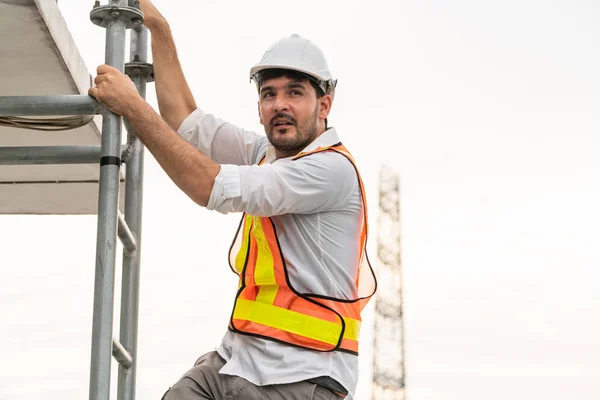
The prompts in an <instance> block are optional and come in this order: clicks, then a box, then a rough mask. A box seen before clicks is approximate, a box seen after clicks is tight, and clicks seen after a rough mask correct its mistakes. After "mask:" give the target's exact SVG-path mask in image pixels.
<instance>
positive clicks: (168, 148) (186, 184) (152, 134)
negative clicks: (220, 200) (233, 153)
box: [126, 98, 220, 207]
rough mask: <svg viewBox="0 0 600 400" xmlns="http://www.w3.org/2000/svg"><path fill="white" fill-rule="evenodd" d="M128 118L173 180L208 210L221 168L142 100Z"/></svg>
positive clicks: (129, 113)
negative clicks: (207, 206)
mask: <svg viewBox="0 0 600 400" xmlns="http://www.w3.org/2000/svg"><path fill="white" fill-rule="evenodd" d="M126 118H127V119H128V120H129V122H130V124H131V126H132V128H133V130H134V131H135V133H136V135H137V136H138V137H139V138H140V140H141V141H142V142H143V143H144V145H146V147H147V148H148V150H150V152H151V153H152V155H153V156H154V158H155V159H156V161H158V163H159V164H160V166H161V167H162V168H163V169H164V170H165V172H166V173H167V175H169V177H170V178H171V180H172V181H173V182H174V183H175V184H176V185H177V186H178V187H179V188H180V189H181V190H182V191H183V192H184V193H186V194H187V195H188V196H189V197H190V198H191V199H192V200H193V201H195V202H196V203H198V204H199V205H201V206H203V207H206V205H207V204H208V199H209V198H210V194H211V191H212V188H213V185H214V182H215V178H216V176H217V175H218V173H219V170H220V166H219V165H218V164H216V163H214V162H213V161H212V160H211V159H210V158H208V157H206V156H204V155H203V154H202V153H200V152H199V151H198V150H197V149H196V148H194V147H193V146H192V145H191V144H189V143H188V142H186V141H185V140H184V139H182V138H181V137H180V136H179V135H177V133H175V131H174V130H173V129H171V128H170V127H169V125H168V124H167V123H166V122H165V120H164V119H163V118H161V117H160V115H158V114H157V113H156V112H155V111H154V110H153V109H152V107H150V105H149V104H148V103H146V102H145V101H143V100H142V99H141V98H140V99H139V101H138V103H137V104H136V105H135V107H133V108H132V110H131V111H130V112H128V113H127V115H126Z"/></svg>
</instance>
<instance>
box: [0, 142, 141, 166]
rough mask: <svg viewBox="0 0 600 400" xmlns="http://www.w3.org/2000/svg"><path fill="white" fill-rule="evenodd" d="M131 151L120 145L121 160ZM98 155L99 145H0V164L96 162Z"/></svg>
mask: <svg viewBox="0 0 600 400" xmlns="http://www.w3.org/2000/svg"><path fill="white" fill-rule="evenodd" d="M131 151H132V150H131V149H130V148H129V145H127V144H124V145H122V146H121V157H122V160H123V161H127V160H126V156H128V155H129V153H131ZM100 156H101V148H100V146H23V147H17V146H9V147H0V165H33V164H98V163H99V162H100Z"/></svg>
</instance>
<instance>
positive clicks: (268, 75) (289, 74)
mask: <svg viewBox="0 0 600 400" xmlns="http://www.w3.org/2000/svg"><path fill="white" fill-rule="evenodd" d="M282 77H285V78H289V79H294V80H298V81H301V82H305V81H308V82H309V83H310V85H311V86H312V87H313V88H314V89H315V92H316V93H317V99H320V98H321V97H323V96H325V92H324V91H323V89H321V87H320V86H319V84H318V82H317V80H316V78H313V77H312V76H310V75H308V74H305V73H304V72H299V71H294V70H291V69H283V68H273V69H264V70H262V71H260V72H257V73H256V75H254V80H255V82H256V86H257V88H258V90H259V91H260V88H261V87H262V85H263V83H264V82H266V81H268V80H271V79H277V78H282Z"/></svg>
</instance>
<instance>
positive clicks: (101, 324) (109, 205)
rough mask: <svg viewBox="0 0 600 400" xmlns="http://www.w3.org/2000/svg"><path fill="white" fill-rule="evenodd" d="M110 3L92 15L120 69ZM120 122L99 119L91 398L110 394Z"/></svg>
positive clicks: (112, 117) (121, 2) (119, 42)
mask: <svg viewBox="0 0 600 400" xmlns="http://www.w3.org/2000/svg"><path fill="white" fill-rule="evenodd" d="M111 5H112V6H113V7H114V8H113V9H112V10H109V14H107V15H106V17H105V18H104V20H100V21H98V17H93V18H96V21H94V22H95V23H97V24H100V23H104V24H105V25H106V49H105V50H106V51H105V63H106V64H108V65H111V66H113V67H115V68H117V69H118V70H120V71H121V72H123V70H124V68H125V36H126V21H125V20H124V19H123V18H122V17H121V13H120V11H119V10H118V7H119V6H125V5H126V0H112V2H111ZM121 122H122V121H121V117H120V116H118V115H116V114H113V113H110V112H106V113H105V114H104V118H103V120H102V151H101V158H100V182H99V196H98V197H99V199H98V236H97V241H96V269H95V279H94V314H93V322H92V354H91V369H90V397H89V398H90V400H108V399H109V397H110V364H111V360H112V343H113V341H112V328H113V307H114V281H115V260H116V240H117V216H118V207H119V172H120V167H121Z"/></svg>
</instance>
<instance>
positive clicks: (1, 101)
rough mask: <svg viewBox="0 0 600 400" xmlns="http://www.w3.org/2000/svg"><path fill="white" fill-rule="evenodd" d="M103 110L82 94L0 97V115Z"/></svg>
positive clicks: (77, 113) (73, 113)
mask: <svg viewBox="0 0 600 400" xmlns="http://www.w3.org/2000/svg"><path fill="white" fill-rule="evenodd" d="M104 110H105V108H104V106H102V105H100V103H98V102H97V101H96V99H94V98H93V97H91V96H88V95H83V94H81V95H56V96H4V97H0V117H16V116H46V115H96V114H101V113H102V111H104Z"/></svg>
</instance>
